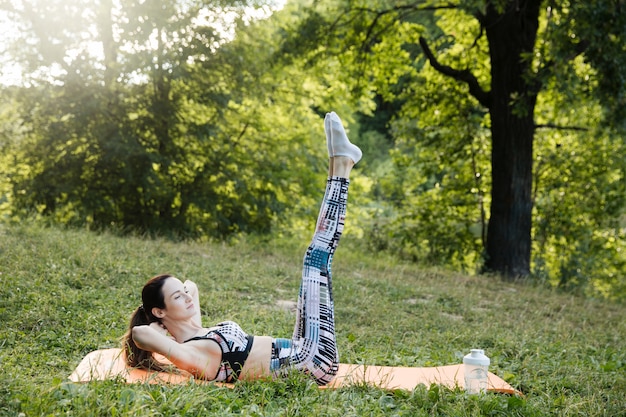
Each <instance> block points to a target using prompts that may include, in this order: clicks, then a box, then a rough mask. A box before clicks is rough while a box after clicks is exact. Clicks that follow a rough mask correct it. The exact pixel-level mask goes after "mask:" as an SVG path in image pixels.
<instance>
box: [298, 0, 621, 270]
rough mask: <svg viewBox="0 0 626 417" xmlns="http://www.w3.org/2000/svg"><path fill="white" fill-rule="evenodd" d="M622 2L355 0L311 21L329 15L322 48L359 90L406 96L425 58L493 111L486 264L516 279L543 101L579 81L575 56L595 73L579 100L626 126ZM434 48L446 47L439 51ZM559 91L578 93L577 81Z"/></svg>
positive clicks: (527, 255) (522, 259)
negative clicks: (332, 53) (344, 60)
mask: <svg viewBox="0 0 626 417" xmlns="http://www.w3.org/2000/svg"><path fill="white" fill-rule="evenodd" d="M622 3H623V2H621V1H617V0H597V1H592V2H558V4H557V2H550V1H542V0H510V1H509V0H492V1H458V2H439V1H431V2H425V1H403V2H389V1H377V2H371V1H368V2H363V1H358V0H349V1H344V2H340V6H338V7H337V10H335V11H329V10H326V11H324V12H320V11H318V10H319V9H317V10H316V9H313V11H312V12H311V15H312V17H311V18H310V19H309V22H314V21H316V20H323V21H326V19H325V18H323V17H322V16H330V17H329V18H328V21H329V22H327V23H326V24H327V25H329V27H330V28H331V29H330V30H328V31H327V33H330V36H328V37H326V38H325V40H324V41H320V42H319V44H322V45H329V46H330V47H331V48H337V49H335V50H338V51H341V53H343V54H344V55H346V56H349V55H350V54H351V55H352V56H353V57H354V58H355V59H354V61H353V62H358V64H357V65H356V66H352V68H353V70H352V71H351V72H350V74H351V76H353V77H355V74H357V75H356V77H357V78H358V79H360V80H362V81H361V83H360V85H361V86H362V87H361V89H360V90H359V93H361V92H363V91H367V90H368V88H367V87H366V86H367V85H368V83H369V84H370V85H371V84H373V85H374V86H375V87H381V88H386V87H385V86H383V82H382V81H381V80H382V79H383V77H387V82H388V85H390V86H391V88H392V89H393V88H396V89H402V88H403V87H404V88H405V89H406V85H407V83H410V82H414V81H415V80H416V79H419V78H420V75H418V74H423V71H424V68H422V63H421V59H422V57H425V58H426V59H427V61H428V62H429V64H430V65H431V66H432V68H434V69H435V70H436V71H438V72H439V73H441V74H443V75H445V76H447V77H450V78H451V79H454V80H456V81H457V82H459V83H460V84H462V85H463V86H464V87H465V93H464V94H469V95H470V96H471V97H472V98H473V100H474V101H475V103H476V105H475V108H476V109H475V112H476V113H480V111H481V109H485V110H486V111H487V112H488V115H489V118H488V120H487V121H486V123H485V125H486V126H488V128H489V132H490V139H491V157H490V164H491V191H490V196H491V198H490V216H489V219H488V228H487V234H486V240H485V263H484V267H485V269H486V270H490V271H494V272H498V273H500V274H502V276H504V277H507V278H518V277H526V276H528V275H529V274H530V265H531V246H532V240H531V239H532V235H531V231H532V213H533V161H534V158H535V153H534V148H533V145H534V141H535V133H536V126H537V123H536V116H537V115H536V114H535V109H536V104H537V100H538V96H539V95H540V94H541V93H542V92H543V91H545V89H546V85H547V84H548V83H550V82H551V80H553V79H555V78H559V77H563V78H565V79H570V80H573V79H576V78H577V77H579V76H580V75H581V74H580V72H577V66H578V61H577V58H578V57H583V58H584V61H585V63H586V64H587V65H589V66H591V67H592V68H593V69H594V71H593V74H591V76H592V77H593V79H594V80H595V81H594V82H595V83H596V84H595V86H589V87H588V88H587V89H586V90H581V89H579V90H576V91H577V93H579V94H586V95H587V96H589V97H594V98H596V99H598V100H600V103H602V105H603V106H604V109H605V112H606V113H605V121H606V122H611V123H612V126H614V127H615V128H617V129H622V128H623V123H624V116H623V114H624V110H623V108H624V100H625V99H624V84H625V82H624V81H625V80H624V76H623V74H624V68H626V54H624V43H623V39H624V38H625V35H626V33H624V31H625V30H626V29H625V28H626V24H625V23H626V14H625V13H624V12H623V11H622V10H621V9H622V6H623V4H622ZM309 24H310V23H309ZM468 28H469V30H468ZM468 33H470V34H471V33H473V37H474V39H473V41H471V42H468V39H467V38H464V37H463V36H465V35H467V34H468ZM417 34H421V36H419V41H418V42H419V47H420V49H421V52H422V54H423V55H422V54H419V53H418V52H417V51H416V49H415V42H416V40H417V39H416V37H417ZM335 39H336V40H335ZM433 43H434V44H435V45H437V47H438V48H440V49H439V50H434V49H433V47H432V44H433ZM381 45H384V47H381ZM403 59H404V60H406V62H401V61H402V60H403ZM394 66H396V67H397V68H396V69H395V70H394ZM398 67H399V68H402V69H398ZM381 73H382V76H381ZM589 75H590V73H589V72H586V74H584V76H587V77H588V76H589ZM398 86H401V87H398ZM561 86H564V87H566V88H572V89H574V88H576V86H574V84H573V83H572V84H571V85H563V84H561ZM387 88H388V87H387ZM378 91H380V90H378ZM416 91H419V90H416ZM611 92H613V93H611ZM452 93H453V94H458V93H459V92H458V91H457V90H453V91H452ZM418 94H419V93H418ZM403 98H404V99H405V100H407V102H408V101H411V100H412V98H411V97H407V96H406V95H404V96H403ZM457 100H459V98H458V97H457ZM459 101H462V100H459ZM402 123H403V124H407V121H406V120H405V121H403V122H402ZM480 123H482V122H480ZM548 124H550V123H548ZM557 127H560V128H567V126H557Z"/></svg>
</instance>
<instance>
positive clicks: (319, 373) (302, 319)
mask: <svg viewBox="0 0 626 417" xmlns="http://www.w3.org/2000/svg"><path fill="white" fill-rule="evenodd" d="M349 183H350V182H349V181H348V179H346V178H340V177H332V178H331V179H329V180H328V183H327V185H326V194H325V196H324V201H323V203H322V207H321V208H320V214H319V217H318V219H317V226H316V228H315V234H314V235H313V240H312V241H311V244H310V245H309V248H308V249H307V251H306V254H305V256H304V262H303V267H302V282H301V284H300V294H299V297H298V310H297V318H296V325H295V328H294V332H293V338H292V339H291V340H289V339H274V340H273V344H272V360H271V363H270V370H271V371H272V373H273V374H274V375H275V376H282V375H286V374H288V373H289V372H290V370H292V369H297V370H300V371H304V372H306V373H307V374H309V375H310V376H311V377H313V379H314V380H315V381H316V382H317V383H318V384H319V385H326V384H328V383H329V382H330V381H331V380H332V379H333V377H334V376H335V375H336V374H337V370H338V367H339V354H338V352H337V342H336V340H335V317H334V316H335V314H334V304H333V292H332V280H331V271H330V269H331V268H330V267H331V263H332V259H333V254H334V253H335V250H336V249H337V244H338V243H339V239H340V237H341V233H342V232H343V226H344V219H345V214H346V202H347V199H348V185H349Z"/></svg>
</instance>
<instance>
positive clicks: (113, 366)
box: [69, 348, 521, 395]
mask: <svg viewBox="0 0 626 417" xmlns="http://www.w3.org/2000/svg"><path fill="white" fill-rule="evenodd" d="M159 360H161V361H162V362H163V363H165V362H167V361H166V360H165V359H164V358H159ZM69 378H70V380H71V381H74V382H88V381H93V380H103V379H112V378H121V379H122V380H126V382H129V383H153V384H158V383H170V384H183V383H190V382H193V383H200V384H205V383H210V382H209V381H204V380H199V379H195V378H193V376H191V375H190V374H189V373H187V372H184V371H177V372H176V373H168V372H154V371H146V370H143V369H135V368H130V367H128V366H127V365H126V363H125V362H124V356H123V355H122V351H121V349H118V348H112V349H101V350H96V351H93V352H91V353H89V354H88V355H87V356H85V357H84V358H83V360H82V361H81V362H80V364H79V365H78V366H77V367H76V369H75V370H74V372H72V374H71V375H70V377H69ZM363 383H366V384H369V385H373V386H377V387H380V388H383V389H406V390H409V391H410V390H413V389H414V388H415V387H416V386H417V385H420V384H424V385H426V386H430V385H431V384H439V385H444V386H447V387H450V388H452V389H454V388H456V387H462V386H463V385H464V382H463V365H448V366H435V367H428V368H410V367H397V366H374V365H349V364H343V363H342V364H340V365H339V373H338V374H337V376H336V377H335V379H334V380H333V382H332V383H331V384H330V385H328V388H338V387H344V386H348V385H353V384H363ZM225 385H232V384H225ZM487 390H488V391H492V392H499V393H505V394H516V395H517V394H521V393H520V392H519V391H517V390H515V389H514V388H513V387H512V386H510V385H509V384H507V383H506V381H504V380H503V379H502V378H500V377H498V376H497V375H495V374H493V373H491V372H489V384H488V387H487Z"/></svg>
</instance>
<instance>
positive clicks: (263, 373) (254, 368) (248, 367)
mask: <svg viewBox="0 0 626 417" xmlns="http://www.w3.org/2000/svg"><path fill="white" fill-rule="evenodd" d="M271 357H272V338H271V337H270V336H254V343H253V344H252V350H251V351H250V354H249V355H248V359H246V363H245V364H244V366H243V369H242V370H241V375H240V376H239V379H240V380H241V379H259V378H264V377H268V376H270V358H271Z"/></svg>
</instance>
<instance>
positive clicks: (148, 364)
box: [122, 275, 171, 371]
mask: <svg viewBox="0 0 626 417" xmlns="http://www.w3.org/2000/svg"><path fill="white" fill-rule="evenodd" d="M170 277H171V275H157V276H156V277H154V278H152V279H151V280H150V281H148V283H147V284H146V285H145V286H144V288H143V290H142V294H141V298H142V300H143V302H144V303H143V304H142V305H140V306H139V307H138V308H137V309H136V310H135V311H134V312H133V314H132V315H131V317H130V325H129V326H128V331H127V332H126V334H125V335H124V337H123V338H122V341H123V350H124V355H125V357H126V364H128V365H129V366H132V367H133V368H142V369H147V370H151V371H164V370H166V368H167V366H166V365H164V364H162V363H160V362H158V361H157V360H156V359H155V358H154V356H153V354H152V352H150V351H148V350H143V349H141V348H140V347H139V346H137V344H136V343H135V341H134V340H133V327H135V326H146V325H149V324H150V323H154V322H156V321H159V319H157V318H156V317H155V316H154V315H153V314H152V307H158V308H164V307H165V303H164V300H163V293H162V291H161V287H162V286H163V283H164V282H165V280H166V279H167V278H170Z"/></svg>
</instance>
